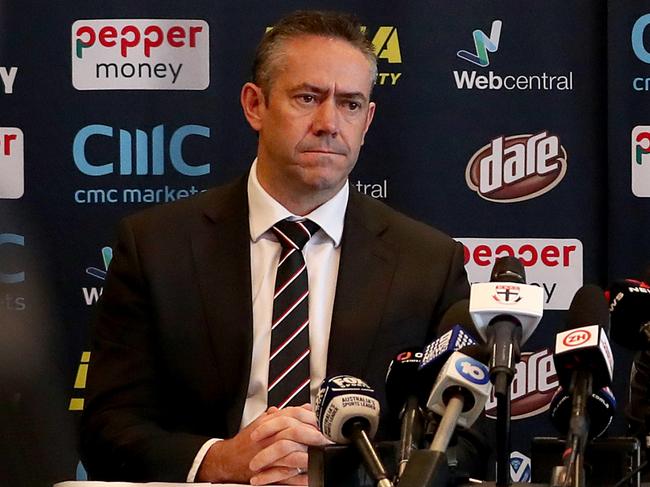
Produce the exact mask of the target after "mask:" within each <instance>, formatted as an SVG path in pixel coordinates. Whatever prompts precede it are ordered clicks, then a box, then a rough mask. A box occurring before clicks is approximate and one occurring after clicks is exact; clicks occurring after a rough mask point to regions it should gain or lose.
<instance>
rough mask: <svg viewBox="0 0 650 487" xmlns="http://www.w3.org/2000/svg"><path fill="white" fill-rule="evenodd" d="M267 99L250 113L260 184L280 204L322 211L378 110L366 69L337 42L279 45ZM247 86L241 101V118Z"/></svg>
mask: <svg viewBox="0 0 650 487" xmlns="http://www.w3.org/2000/svg"><path fill="white" fill-rule="evenodd" d="M283 52H284V54H283V55H282V56H281V57H280V58H279V62H278V65H277V66H276V68H275V71H274V72H273V74H272V78H273V82H272V84H271V89H270V93H269V97H268V98H267V99H264V95H263V94H262V93H261V89H260V88H259V87H257V86H256V85H250V84H249V85H250V86H252V87H253V88H250V89H254V88H256V89H257V95H258V96H259V97H260V98H261V99H262V100H263V101H261V102H260V103H259V106H257V107H256V108H255V110H254V112H255V117H251V116H249V115H248V113H247V118H248V120H249V122H250V123H251V125H252V126H253V128H254V129H255V130H257V131H258V132H259V147H258V173H257V175H258V178H259V180H260V183H261V184H262V186H264V188H265V189H266V190H267V191H269V193H271V195H273V196H274V197H275V198H276V199H279V200H280V202H283V201H282V199H283V198H287V197H288V198H294V199H295V198H308V199H309V198H312V199H314V198H316V199H317V200H319V201H320V202H319V203H318V204H322V203H323V202H324V201H326V200H327V199H329V198H331V197H332V196H333V195H334V194H336V192H337V191H338V190H339V189H340V188H341V187H342V186H343V184H345V181H346V179H347V177H348V174H350V171H351V170H352V168H353V167H354V164H355V163H356V161H357V158H358V156H359V149H360V148H361V145H362V144H363V139H364V135H365V134H366V131H367V130H368V127H369V125H370V122H371V121H372V117H373V114H374V110H375V105H374V103H371V102H370V100H369V97H370V89H371V84H372V80H371V65H370V61H368V59H367V58H366V57H365V55H364V54H363V53H362V52H361V51H359V50H358V49H356V48H355V47H353V46H351V45H350V44H348V43H347V42H345V41H343V40H340V39H331V38H326V37H320V36H302V37H298V38H295V39H290V40H288V41H286V42H285V43H284V44H283ZM245 90H246V86H245V87H244V90H243V91H242V102H243V103H244V110H245V112H246V100H245V98H246V96H245Z"/></svg>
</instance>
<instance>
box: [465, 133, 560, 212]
mask: <svg viewBox="0 0 650 487" xmlns="http://www.w3.org/2000/svg"><path fill="white" fill-rule="evenodd" d="M566 170H567V152H566V149H565V148H564V147H563V146H562V145H561V144H560V139H559V138H558V136H557V135H551V134H549V133H548V132H547V131H544V132H540V133H538V134H535V135H532V134H523V135H512V136H509V137H503V136H501V137H497V138H496V139H493V140H492V141H490V143H489V144H487V145H485V146H483V147H481V148H480V149H479V150H478V151H476V153H474V155H473V156H472V157H471V159H470V160H469V162H468V164H467V168H466V170H465V180H466V182H467V185H468V186H469V188H470V189H471V190H472V191H476V193H477V194H478V195H479V196H480V197H481V198H483V199H485V200H488V201H492V202H494V203H515V202H518V201H525V200H529V199H532V198H536V197H538V196H541V195H543V194H544V193H547V192H549V191H550V190H551V189H553V188H554V187H555V186H557V185H558V184H559V183H560V181H562V178H564V175H565V174H566Z"/></svg>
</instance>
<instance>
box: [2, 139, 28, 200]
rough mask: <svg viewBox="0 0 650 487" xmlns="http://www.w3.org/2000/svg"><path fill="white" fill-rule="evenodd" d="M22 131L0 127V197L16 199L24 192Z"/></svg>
mask: <svg viewBox="0 0 650 487" xmlns="http://www.w3.org/2000/svg"><path fill="white" fill-rule="evenodd" d="M24 166H25V149H24V144H23V131H22V130H20V129H19V128H15V127H0V198H6V199H18V198H21V197H22V196H23V194H24V192H25V167H24Z"/></svg>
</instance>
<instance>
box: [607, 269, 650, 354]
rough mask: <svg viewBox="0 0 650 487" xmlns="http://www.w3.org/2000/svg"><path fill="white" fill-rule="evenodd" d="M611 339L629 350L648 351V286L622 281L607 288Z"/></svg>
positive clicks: (649, 331) (649, 346)
mask: <svg viewBox="0 0 650 487" xmlns="http://www.w3.org/2000/svg"><path fill="white" fill-rule="evenodd" d="M607 294H608V295H609V311H610V313H611V323H612V328H611V337H612V340H614V341H615V342H616V343H618V344H619V345H622V346H624V347H625V348H627V349H629V350H648V349H650V286H649V285H648V284H646V283H645V282H643V281H637V280H634V279H623V280H618V281H614V282H613V283H612V284H611V286H610V287H609V292H608V293H607Z"/></svg>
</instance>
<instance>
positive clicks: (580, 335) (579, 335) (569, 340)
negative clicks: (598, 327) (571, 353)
mask: <svg viewBox="0 0 650 487" xmlns="http://www.w3.org/2000/svg"><path fill="white" fill-rule="evenodd" d="M590 339H591V333H590V332H589V330H580V329H578V330H575V331H573V332H571V333H569V334H568V335H567V336H565V337H564V340H562V344H563V345H564V346H565V347H577V346H580V345H582V344H583V343H587V342H588V341H589V340H590Z"/></svg>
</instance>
